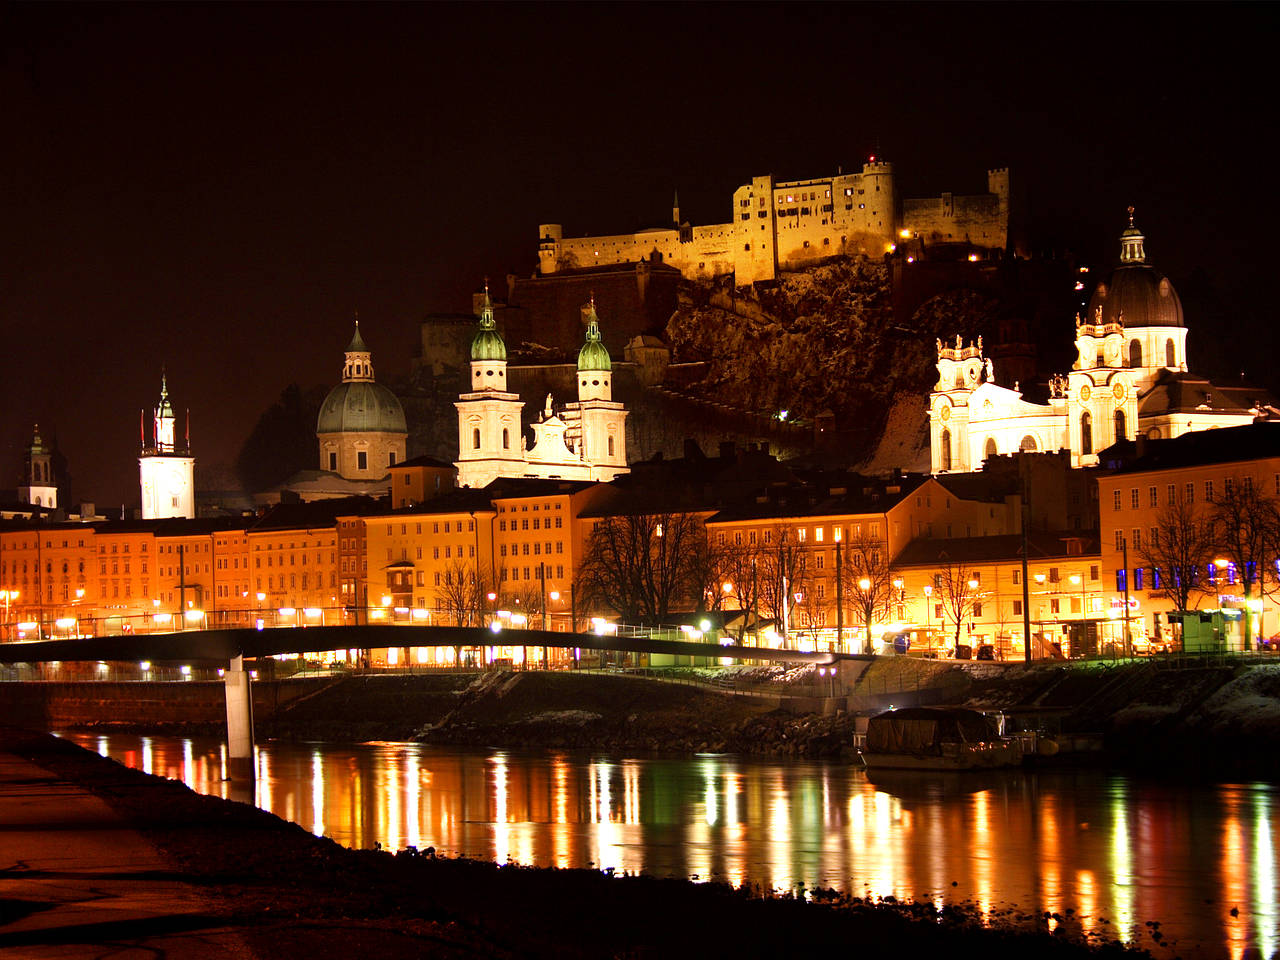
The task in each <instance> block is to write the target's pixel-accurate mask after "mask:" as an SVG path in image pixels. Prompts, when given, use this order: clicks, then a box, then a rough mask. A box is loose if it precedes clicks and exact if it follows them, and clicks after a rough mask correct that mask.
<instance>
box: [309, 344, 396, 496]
mask: <svg viewBox="0 0 1280 960" xmlns="http://www.w3.org/2000/svg"><path fill="white" fill-rule="evenodd" d="M408 436H409V431H408V429H407V428H406V427H405V420H404V408H403V407H402V406H401V405H400V401H399V400H398V399H397V398H396V395H395V394H394V393H392V392H391V391H390V390H388V389H387V388H386V387H384V386H382V385H381V384H379V383H376V382H375V381H374V377H373V359H372V354H371V353H370V352H369V348H368V347H367V346H365V342H364V338H363V337H361V336H360V321H359V320H357V321H356V331H355V334H354V335H353V336H352V337H351V343H350V344H348V345H347V350H346V358H345V360H344V361H343V364H342V382H341V383H340V384H338V385H337V386H336V387H334V388H333V389H332V390H330V391H329V395H328V396H327V397H325V398H324V403H322V404H321V405H320V415H319V417H318V418H317V420H316V439H317V440H318V441H319V444H320V469H321V470H327V471H329V472H330V473H336V474H338V475H339V476H341V477H343V478H344V479H347V480H379V479H381V478H382V477H385V476H387V473H388V471H389V469H390V468H391V467H394V466H395V465H396V464H397V463H400V462H401V461H403V460H404V459H405V444H406V441H407V439H408Z"/></svg>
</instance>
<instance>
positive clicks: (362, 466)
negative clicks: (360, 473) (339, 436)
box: [356, 450, 369, 470]
mask: <svg viewBox="0 0 1280 960" xmlns="http://www.w3.org/2000/svg"><path fill="white" fill-rule="evenodd" d="M356 469H357V470H368V469H369V454H367V453H366V452H365V451H363V450H361V451H360V452H359V453H357V454H356Z"/></svg>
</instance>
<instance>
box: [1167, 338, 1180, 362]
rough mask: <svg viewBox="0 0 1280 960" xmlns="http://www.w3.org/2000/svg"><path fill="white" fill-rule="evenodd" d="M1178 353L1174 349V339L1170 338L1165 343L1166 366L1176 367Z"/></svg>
mask: <svg viewBox="0 0 1280 960" xmlns="http://www.w3.org/2000/svg"><path fill="white" fill-rule="evenodd" d="M1176 360H1177V353H1176V351H1175V350H1174V347H1173V338H1172V337H1171V338H1169V339H1168V340H1166V341H1165V342H1164V365H1165V366H1166V367H1176V366H1177V363H1176Z"/></svg>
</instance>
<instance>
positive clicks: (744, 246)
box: [742, 243, 751, 250]
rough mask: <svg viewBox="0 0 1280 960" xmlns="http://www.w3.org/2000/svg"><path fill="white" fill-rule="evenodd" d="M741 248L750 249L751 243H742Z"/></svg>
mask: <svg viewBox="0 0 1280 960" xmlns="http://www.w3.org/2000/svg"><path fill="white" fill-rule="evenodd" d="M742 249H743V250H750V249H751V244H749V243H744V244H743V245H742Z"/></svg>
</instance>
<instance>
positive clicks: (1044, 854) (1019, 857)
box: [66, 734, 1280, 960]
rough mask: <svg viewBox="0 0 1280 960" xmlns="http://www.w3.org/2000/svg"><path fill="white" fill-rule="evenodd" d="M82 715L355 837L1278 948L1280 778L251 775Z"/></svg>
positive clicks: (626, 765) (266, 765)
mask: <svg viewBox="0 0 1280 960" xmlns="http://www.w3.org/2000/svg"><path fill="white" fill-rule="evenodd" d="M66 736H67V739H70V740H72V741H73V742H75V743H78V744H80V745H82V746H84V747H88V748H89V749H91V750H96V751H97V752H98V753H101V754H102V755H104V756H109V757H113V758H115V759H116V760H118V761H120V762H121V763H124V764H125V765H127V766H130V767H136V768H139V769H142V770H145V771H147V772H150V773H155V774H160V775H162V776H166V777H170V778H172V779H176V780H181V781H182V782H184V783H186V784H187V785H188V786H189V787H191V788H192V789H194V790H196V791H198V792H200V793H207V794H213V795H215V796H221V797H227V798H230V799H239V800H253V801H254V802H256V803H257V804H258V806H260V807H262V808H263V809H264V810H270V811H271V812H272V813H275V814H277V815H278V816H280V817H283V818H285V819H287V820H292V821H295V822H296V823H299V824H301V825H302V826H303V827H305V828H306V829H307V830H310V831H312V832H314V833H316V834H322V835H324V836H327V837H331V838H332V839H334V840H336V841H338V842H339V843H342V844H345V845H347V846H351V847H366V848H368V847H374V846H375V845H379V844H380V845H381V846H382V847H383V849H388V850H398V849H402V848H404V847H407V846H414V847H417V848H419V849H420V850H425V849H426V848H427V847H435V848H436V850H438V851H439V852H441V853H443V854H448V855H452V856H467V857H475V858H482V859H487V860H496V861H499V862H506V861H511V862H515V863H521V864H532V865H538V866H558V867H588V866H592V867H596V868H598V869H604V870H614V871H617V872H624V871H625V872H628V873H639V872H646V873H650V874H655V875H666V876H680V877H692V878H696V879H720V880H726V881H728V882H730V883H732V884H734V885H738V884H741V883H743V882H744V881H747V882H751V883H754V884H760V885H762V886H764V887H767V888H774V889H781V890H799V889H801V888H802V886H803V888H807V889H812V888H813V887H815V886H823V887H836V888H837V889H840V890H844V891H847V892H851V893H855V894H859V895H864V894H866V893H868V892H869V893H871V894H872V895H875V896H889V895H893V896H895V897H899V898H904V897H905V898H913V899H917V900H922V899H930V900H934V901H936V902H937V903H939V904H941V903H942V902H943V901H953V902H954V901H964V900H968V901H970V902H972V903H973V904H974V905H975V906H976V907H977V909H979V910H981V911H983V912H984V913H985V914H990V915H993V916H994V915H998V914H1001V913H1002V912H1004V911H1007V910H1009V909H1011V908H1012V909H1016V910H1018V911H1021V912H1030V911H1032V910H1036V909H1041V910H1047V911H1051V912H1055V913H1059V914H1063V913H1065V911H1066V910H1067V909H1068V908H1070V909H1073V910H1075V912H1076V916H1078V918H1079V922H1080V924H1081V925H1082V927H1083V929H1084V932H1085V933H1086V934H1092V935H1099V936H1106V937H1107V938H1118V939H1121V940H1124V941H1127V942H1134V943H1138V944H1139V945H1141V946H1144V947H1147V948H1148V949H1151V950H1152V952H1153V953H1154V954H1155V955H1156V956H1158V957H1159V956H1169V957H1172V956H1174V955H1178V956H1182V957H1228V958H1231V960H1246V958H1255V957H1256V958H1274V957H1277V956H1280V909H1278V908H1277V902H1278V901H1280V837H1278V836H1277V833H1278V832H1280V831H1278V829H1277V825H1276V824H1277V816H1276V814H1277V810H1278V809H1280V787H1278V786H1277V785H1275V784H1261V783H1240V784H1217V785H1205V786H1188V785H1185V784H1170V783H1165V782H1156V781H1151V780H1144V779H1139V778H1135V777H1130V776H1126V775H1119V774H1113V773H1106V772H1101V771H1095V770H1088V771H1081V770H1073V771H1061V772H1050V773H1045V772H1035V773H1031V772H992V773H985V774H961V775H956V774H948V775H945V776H943V775H929V774H900V775H897V776H895V777H893V778H891V779H882V778H877V779H876V781H875V782H873V781H872V780H871V779H868V777H867V775H866V773H865V772H863V771H862V770H861V769H858V768H855V767H853V766H850V765H848V764H844V763H803V762H776V761H761V760H747V759H743V758H739V757H735V756H723V755H714V756H711V755H708V756H698V757H693V758H674V759H672V758H650V757H635V758H630V757H626V756H605V755H593V754H586V753H517V752H510V751H502V750H459V749H451V748H444V747H431V746H423V745H419V744H406V743H367V744H338V743H311V744H306V743H304V744H296V743H276V742H269V743H266V744H261V745H259V746H258V748H257V758H256V769H257V780H256V784H255V785H249V784H244V785H241V786H235V785H233V784H231V783H228V782H226V781H225V780H224V779H223V777H224V771H225V769H226V764H225V748H224V746H223V745H222V744H221V743H220V742H219V741H218V740H215V739H200V738H196V739H187V738H178V737H142V736H136V735H123V734H111V735H107V736H99V735H90V734H69V735H66ZM1233 908H1234V909H1235V910H1236V911H1237V913H1238V915H1237V916H1232V915H1231V910H1232V909H1233ZM1152 921H1154V922H1158V924H1159V926H1158V927H1152V926H1150V922H1152ZM1153 930H1156V931H1158V932H1159V933H1160V934H1161V935H1162V937H1163V940H1162V941H1160V942H1158V941H1156V940H1155V939H1154V938H1153V936H1152V933H1153Z"/></svg>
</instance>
